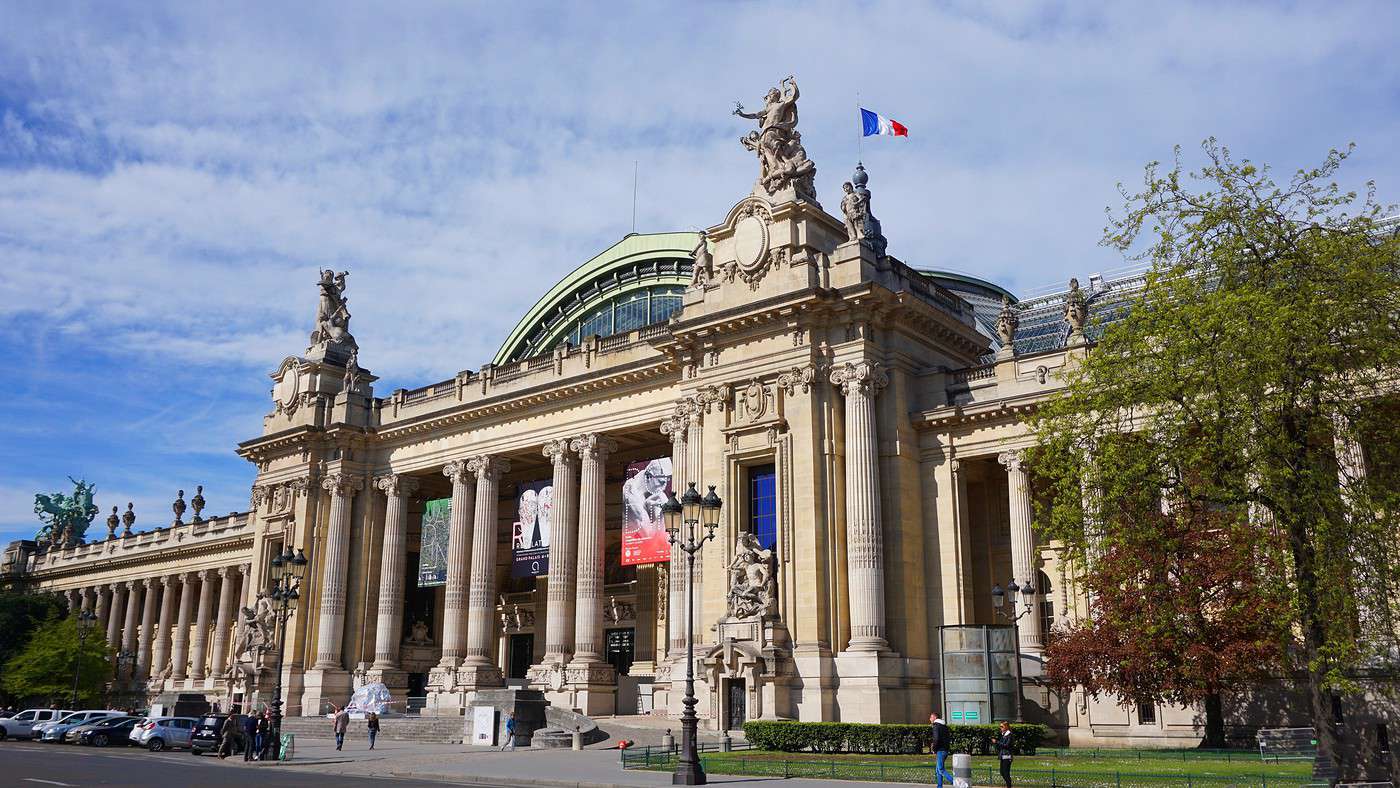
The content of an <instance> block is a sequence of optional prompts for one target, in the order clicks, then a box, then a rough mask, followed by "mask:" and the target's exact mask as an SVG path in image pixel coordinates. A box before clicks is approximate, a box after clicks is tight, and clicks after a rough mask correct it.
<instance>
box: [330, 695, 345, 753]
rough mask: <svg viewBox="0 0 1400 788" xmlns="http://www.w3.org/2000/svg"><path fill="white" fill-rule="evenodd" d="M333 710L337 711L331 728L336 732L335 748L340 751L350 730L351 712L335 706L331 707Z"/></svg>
mask: <svg viewBox="0 0 1400 788" xmlns="http://www.w3.org/2000/svg"><path fill="white" fill-rule="evenodd" d="M331 708H333V709H335V717H334V718H333V719H332V722H331V728H332V729H333V730H334V731H335V748H336V749H337V750H339V749H340V748H341V747H342V746H344V744H345V731H346V730H348V729H349V728H350V712H348V711H346V710H345V709H343V708H336V707H335V706H331Z"/></svg>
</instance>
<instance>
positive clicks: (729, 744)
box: [719, 731, 734, 752]
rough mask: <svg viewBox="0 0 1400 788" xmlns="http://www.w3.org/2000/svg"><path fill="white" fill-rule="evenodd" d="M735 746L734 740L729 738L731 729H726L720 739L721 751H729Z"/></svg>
mask: <svg viewBox="0 0 1400 788" xmlns="http://www.w3.org/2000/svg"><path fill="white" fill-rule="evenodd" d="M733 747H734V740H733V739H731V738H729V731H725V732H724V735H723V736H721V737H720V740H719V751H720V752H729V751H730V750H731V749H733Z"/></svg>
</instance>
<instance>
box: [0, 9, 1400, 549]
mask: <svg viewBox="0 0 1400 788" xmlns="http://www.w3.org/2000/svg"><path fill="white" fill-rule="evenodd" d="M378 5H381V6H383V5H389V4H378ZM984 6H996V7H997V8H999V9H1001V10H997V11H988V10H986V8H984ZM477 9H481V10H477ZM918 9H919V7H918V6H916V4H914V3H911V2H907V0H898V1H897V2H889V3H882V2H850V1H849V0H847V1H846V2H831V3H827V2H814V1H812V0H807V1H805V2H800V3H739V2H729V3H710V4H703V3H686V4H679V3H678V4H674V5H669V6H668V5H666V4H662V3H644V4H637V5H630V4H627V3H621V2H609V3H567V4H563V3H561V4H559V5H558V6H553V7H550V6H541V5H532V4H528V3H493V4H490V6H489V8H488V7H487V6H486V5H485V4H472V3H460V2H451V3H447V2H443V3H422V2H404V3H397V4H393V8H392V9H389V10H386V9H385V8H381V7H374V6H372V5H370V4H360V3H353V2H350V3H347V2H333V3H324V4H319V3H314V2H298V3H284V2H277V3H257V2H251V3H236V4H213V3H190V2H180V3H171V4H169V5H164V6H162V4H159V3H144V2H143V3H135V2H131V3H121V2H101V3H93V4H90V5H68V4H65V3H61V2H55V1H54V0H43V1H42V2H40V1H37V0H36V1H35V2H17V1H16V0H0V380H3V382H4V389H5V390H4V396H5V401H4V408H3V410H0V467H3V471H0V543H3V542H4V541H6V540H8V539H11V538H18V537H20V536H28V535H31V534H32V532H33V530H34V528H35V526H36V525H37V522H36V520H35V518H34V515H33V513H32V506H33V496H34V493H35V492H36V491H52V490H59V489H64V488H65V487H67V486H68V484H67V482H66V479H65V477H66V476H69V475H72V476H74V477H80V478H85V479H87V480H89V481H92V482H95V483H96V484H97V489H98V503H99V504H100V505H102V506H103V508H104V512H103V515H102V516H100V517H99V521H100V520H101V518H102V517H105V514H106V511H107V510H108V509H109V508H110V507H111V506H112V505H115V504H119V503H120V504H122V505H123V508H125V506H124V505H125V503H126V502H127V501H128V500H130V501H134V502H135V503H136V511H137V513H138V517H139V519H138V523H137V527H138V529H139V528H142V527H145V528H149V527H152V526H154V525H157V524H163V523H165V522H168V521H169V518H170V508H169V504H170V501H171V500H172V498H173V495H174V493H175V490H176V489H178V488H184V489H185V490H186V491H187V492H192V490H193V487H194V486H195V485H196V484H203V485H204V486H205V495H206V497H207V498H208V499H209V511H210V512H212V513H225V512H228V511H231V510H234V509H242V508H244V507H246V506H247V500H248V488H249V484H250V482H251V479H252V472H251V467H250V466H247V465H246V464H245V463H243V462H242V461H241V460H239V459H238V458H237V457H236V456H235V455H234V454H233V447H234V444H235V443H236V442H238V441H239V440H243V439H246V438H249V437H253V436H255V435H257V434H258V432H259V430H260V429H261V423H262V422H261V417H262V415H263V414H264V413H265V412H267V411H268V410H269V409H270V404H271V403H270V400H269V398H268V389H269V386H270V383H269V380H268V378H267V373H269V372H271V371H272V370H273V369H275V368H276V366H277V365H278V362H279V361H280V360H281V359H282V358H283V357H284V356H287V355H289V354H295V353H300V352H302V351H303V349H304V348H305V345H306V335H307V333H308V332H309V331H310V328H311V320H312V317H313V314H314V310H315V298H316V288H315V284H314V282H315V279H316V271H317V268H318V267H320V266H325V267H335V268H336V269H349V270H350V272H351V276H350V280H349V282H350V285H349V291H348V295H349V296H350V303H351V307H352V311H353V312H354V322H353V325H352V328H353V330H354V333H355V335H356V337H357V338H358V340H359V343H360V346H361V362H362V363H363V364H364V365H365V366H366V367H368V368H370V369H372V370H373V371H374V372H375V373H376V374H378V375H380V376H381V378H382V380H381V382H380V384H379V386H378V390H379V393H380V394H381V395H383V394H386V393H387V392H389V391H392V390H393V389H394V388H397V387H400V386H403V387H413V386H417V385H423V384H426V383H430V382H433V381H436V380H439V379H442V378H446V377H448V376H450V375H452V374H453V373H455V372H457V371H458V370H461V369H475V368H477V367H479V366H480V365H481V364H482V363H485V362H487V361H489V360H490V358H491V356H492V355H493V354H494V352H495V350H496V348H497V347H498V346H499V345H500V343H501V341H502V340H503V339H504V337H505V335H506V333H507V332H508V331H509V329H510V328H511V326H512V325H513V324H514V322H515V321H516V319H518V317H519V316H520V315H521V314H522V313H523V312H524V311H525V310H526V309H527V308H528V307H529V306H530V305H531V304H532V303H533V302H534V300H535V299H536V298H537V297H538V296H539V295H540V294H541V293H543V292H544V291H545V290H546V289H547V288H548V287H549V285H550V284H552V283H553V282H554V281H556V280H558V279H559V278H560V277H562V276H563V275H564V274H566V273H567V272H568V271H570V270H571V269H572V268H574V267H575V266H577V265H578V264H579V263H580V262H582V261H583V260H585V259H587V258H588V257H589V256H591V255H592V254H594V253H596V252H597V251H599V250H600V249H602V248H604V247H606V246H608V245H610V244H611V243H612V242H614V241H616V240H617V239H618V238H620V237H621V236H622V235H623V234H625V233H626V232H628V231H629V230H630V229H631V223H632V175H633V167H634V163H635V165H636V167H637V169H638V172H639V179H638V189H637V192H638V204H637V209H636V214H637V219H636V229H637V230H638V231H641V232H651V231H662V230H673V229H690V228H697V227H700V226H707V225H710V224H713V223H715V222H717V221H718V220H719V219H720V218H721V217H722V216H723V214H724V212H725V211H726V210H727V208H728V207H729V206H730V205H731V204H733V203H734V202H735V201H736V200H737V199H738V198H739V197H741V196H742V195H743V194H745V193H746V192H747V191H748V189H749V187H750V186H751V184H752V181H753V178H754V176H755V173H756V167H757V165H756V163H755V161H754V160H753V158H752V155H751V154H749V153H747V152H746V151H744V150H743V149H742V148H741V147H740V146H739V144H738V142H737V138H738V137H739V135H740V134H741V133H743V132H744V131H746V130H747V126H746V123H745V122H742V121H740V120H738V119H736V118H733V117H732V116H731V115H730V114H729V112H730V110H731V109H732V108H733V102H734V101H736V100H740V101H743V102H744V103H745V104H746V105H748V106H750V107H753V106H755V105H758V104H760V103H761V97H762V95H763V93H764V91H765V90H766V89H767V88H768V87H769V86H770V85H773V84H775V83H776V82H777V80H778V79H779V78H781V77H783V76H785V75H787V74H789V73H791V74H795V75H796V76H797V78H798V80H799V83H800V85H801V88H802V100H801V111H802V116H801V117H802V121H801V122H802V131H803V141H804V143H806V146H807V150H808V153H809V155H810V156H811V157H812V158H813V160H815V161H816V163H817V165H818V174H817V186H818V189H819V191H820V194H821V198H822V200H823V202H824V203H826V204H827V205H828V208H829V209H834V208H835V206H836V205H837V204H838V202H839V199H838V195H839V189H840V184H841V181H842V180H843V179H845V178H846V177H848V175H849V173H850V171H851V169H852V167H853V165H854V163H855V159H856V156H857V150H856V142H857V130H858V128H859V126H858V117H857V113H856V105H857V94H859V100H860V102H861V103H862V104H864V105H865V106H867V107H869V108H871V109H874V110H876V111H878V112H881V113H884V114H886V115H888V116H891V117H893V118H895V119H897V120H899V121H901V122H903V123H904V124H905V125H906V126H908V127H909V129H910V137H909V138H908V139H907V140H891V139H876V140H874V141H870V142H867V143H866V145H865V148H864V150H863V152H862V156H863V158H864V160H865V163H866V166H867V168H868V169H869V171H870V173H871V188H872V190H873V192H874V195H875V201H874V206H875V208H876V212H877V213H878V214H879V216H880V218H881V220H882V222H883V224H884V228H885V233H886V235H888V236H889V238H890V249H891V252H892V253H894V254H897V255H899V256H900V257H901V258H903V259H905V260H908V261H910V262H911V263H914V264H916V265H919V266H927V267H942V268H950V269H956V270H961V271H967V272H971V273H975V274H977V275H980V276H983V277H986V278H988V279H991V280H993V281H996V282H999V283H1001V284H1004V285H1006V286H1007V287H1010V288H1011V289H1013V290H1016V291H1018V292H1022V293H1027V292H1035V291H1037V290H1043V289H1044V288H1045V287H1046V286H1048V285H1051V284H1054V283H1059V282H1062V281H1064V280H1065V279H1066V278H1067V277H1069V276H1070V275H1072V274H1084V273H1087V272H1091V271H1099V270H1109V269H1113V268H1115V267H1118V266H1121V265H1122V261H1121V260H1120V259H1118V258H1117V257H1116V256H1115V254H1114V253H1111V252H1109V251H1107V250H1104V249H1101V248H1099V247H1098V246H1097V241H1098V239H1099V236H1100V234H1101V231H1102V228H1103V225H1104V216H1103V209H1104V208H1105V206H1107V205H1109V204H1110V203H1113V202H1114V201H1115V193H1116V192H1115V184H1116V183H1117V182H1119V181H1126V182H1133V181H1135V180H1136V179H1137V178H1138V177H1139V175H1140V172H1141V167H1142V165H1143V164H1144V163H1145V162H1147V161H1149V160H1152V159H1168V158H1170V156H1171V152H1172V146H1173V145H1177V144H1180V145H1183V146H1185V148H1186V152H1187V154H1188V157H1189V156H1190V155H1191V154H1193V153H1194V152H1195V151H1196V150H1197V148H1196V146H1197V145H1198V144H1199V142H1200V141H1201V140H1202V139H1203V138H1204V137H1206V136H1209V135H1215V136H1217V137H1219V138H1220V139H1221V140H1222V141H1223V142H1225V143H1227V144H1228V145H1230V146H1231V147H1232V148H1233V149H1234V150H1235V151H1236V152H1237V153H1238V154H1240V155H1243V156H1248V157H1250V158H1253V159H1256V160H1259V161H1265V162H1269V163H1272V164H1273V165H1275V167H1276V168H1278V169H1279V170H1281V171H1283V172H1289V171H1292V170H1293V169H1296V168H1297V167H1299V166H1303V165H1307V164H1310V163H1313V162H1316V161H1319V160H1320V159H1321V157H1322V156H1323V155H1324V154H1325V152H1326V151H1327V149H1328V148H1330V147H1334V146H1342V145H1345V144H1346V143H1348V142H1355V143H1357V145H1358V146H1359V150H1358V152H1357V154H1356V156H1355V157H1354V159H1353V161H1352V163H1351V164H1350V165H1349V167H1348V170H1347V173H1348V177H1349V178H1351V179H1353V180H1354V181H1355V182H1357V183H1359V182H1361V181H1363V180H1365V179H1367V178H1373V179H1375V180H1376V181H1377V182H1378V187H1379V190H1380V194H1381V196H1382V198H1383V199H1384V200H1386V201H1394V200H1395V198H1396V197H1397V196H1400V149H1397V146H1396V140H1397V139H1400V133H1398V132H1400V48H1397V47H1396V46H1395V41H1394V32H1395V31H1396V30H1397V29H1400V4H1395V3H1390V2H1374V3H1342V2H1331V3H1298V4H1291V3H1290V4H1282V5H1278V4H1264V3H1245V4H1226V3H1219V2H1211V3H1202V4H1199V5H1193V4H1189V3H1171V4H1160V3H1153V4H1147V3H1144V4H1140V5H1139V4H1133V3H1119V2H1114V3H1108V4H1105V5H1103V6H1100V7H1097V8H1096V7H1093V5H1092V4H1090V3H1081V2H1073V3H1063V4H1045V5H1042V4H1020V3H996V4H984V3H970V2H969V3H958V2H951V3H940V4H936V5H929V6H924V7H923V10H918ZM1006 9H1012V10H1006ZM98 530H101V529H100V528H99V529H98Z"/></svg>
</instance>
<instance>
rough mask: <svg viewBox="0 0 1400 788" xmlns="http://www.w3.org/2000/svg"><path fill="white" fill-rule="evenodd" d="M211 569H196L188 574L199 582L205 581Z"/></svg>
mask: <svg viewBox="0 0 1400 788" xmlns="http://www.w3.org/2000/svg"><path fill="white" fill-rule="evenodd" d="M213 571H214V570H212V569H196V570H195V571H193V572H191V573H190V575H191V576H192V577H195V578H197V579H198V580H199V582H201V583H205V582H208V581H209V576H210V573H211V572H213Z"/></svg>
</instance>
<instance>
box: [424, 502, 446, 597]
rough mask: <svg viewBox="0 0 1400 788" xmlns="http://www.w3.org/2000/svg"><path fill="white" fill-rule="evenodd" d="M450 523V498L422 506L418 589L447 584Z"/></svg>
mask: <svg viewBox="0 0 1400 788" xmlns="http://www.w3.org/2000/svg"><path fill="white" fill-rule="evenodd" d="M451 523H452V499H451V498H436V499H434V500H431V501H428V502H426V503H425V504H424V505H423V535H422V538H421V540H420V545H421V546H420V547H419V548H418V587H419V588H428V587H430V586H440V585H444V584H446V583H447V535H448V533H449V531H450V530H451Z"/></svg>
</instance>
